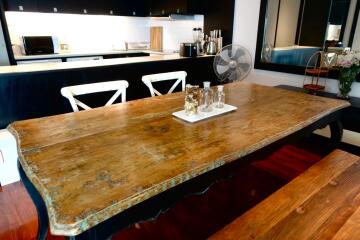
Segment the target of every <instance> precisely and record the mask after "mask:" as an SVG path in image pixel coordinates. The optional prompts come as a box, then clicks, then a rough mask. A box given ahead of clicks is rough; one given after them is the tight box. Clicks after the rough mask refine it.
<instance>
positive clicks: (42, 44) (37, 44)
mask: <svg viewBox="0 0 360 240" xmlns="http://www.w3.org/2000/svg"><path fill="white" fill-rule="evenodd" d="M22 43H23V54H25V55H40V54H57V53H60V44H59V40H58V38H57V37H54V36H23V37H22Z"/></svg>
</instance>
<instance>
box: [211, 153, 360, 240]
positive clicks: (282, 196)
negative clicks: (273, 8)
mask: <svg viewBox="0 0 360 240" xmlns="http://www.w3.org/2000/svg"><path fill="white" fill-rule="evenodd" d="M210 239H221V240H224V239H281V240H282V239H291V240H295V239H351V240H356V239H360V157H358V156H354V155H351V154H349V153H346V152H343V151H340V150H336V151H334V152H333V153H331V154H330V155H329V156H327V157H326V158H324V159H323V160H321V161H320V162H318V163H317V164H315V165H314V166H312V167H311V168H310V169H309V170H307V171H306V172H305V173H303V174H302V175H300V176H299V177H297V178H295V179H294V180H293V181H291V182H290V183H289V184H287V185H285V186H284V187H283V188H281V189H280V190H278V191H277V192H275V193H274V194H272V195H271V196H270V197H268V198H267V199H265V200H264V201H263V202H261V203H260V204H258V205H257V206H255V207H254V208H252V209H251V210H249V211H248V212H246V213H245V214H244V215H242V216H240V217H239V218H237V219H236V220H235V221H233V222H232V223H230V224H229V225H227V226H226V227H225V228H223V229H222V230H220V231H219V232H217V233H216V234H215V235H213V236H212V237H210Z"/></svg>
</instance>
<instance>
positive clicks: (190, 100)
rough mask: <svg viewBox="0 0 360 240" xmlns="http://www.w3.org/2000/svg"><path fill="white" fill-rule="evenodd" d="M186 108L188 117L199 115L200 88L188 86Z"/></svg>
mask: <svg viewBox="0 0 360 240" xmlns="http://www.w3.org/2000/svg"><path fill="white" fill-rule="evenodd" d="M184 107H185V114H186V115H195V114H197V113H198V107H199V86H192V85H190V84H187V85H186V90H185V106H184Z"/></svg>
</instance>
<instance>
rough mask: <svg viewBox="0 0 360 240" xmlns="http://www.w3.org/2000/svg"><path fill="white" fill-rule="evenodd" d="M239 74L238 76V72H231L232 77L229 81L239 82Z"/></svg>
mask: <svg viewBox="0 0 360 240" xmlns="http://www.w3.org/2000/svg"><path fill="white" fill-rule="evenodd" d="M237 74H238V73H237V71H233V72H231V74H230V76H229V77H228V78H229V80H230V81H231V82H234V81H236V80H237V78H238V75H237Z"/></svg>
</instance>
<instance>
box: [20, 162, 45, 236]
mask: <svg viewBox="0 0 360 240" xmlns="http://www.w3.org/2000/svg"><path fill="white" fill-rule="evenodd" d="M18 168H19V173H20V178H21V181H22V182H23V184H24V186H25V188H26V190H27V192H28V193H29V195H30V197H31V199H32V201H33V203H34V204H35V207H36V211H37V213H38V236H37V239H38V240H45V239H46V236H47V234H48V229H49V218H48V215H47V211H46V207H45V203H44V201H43V200H42V198H41V195H40V194H39V193H38V191H37V190H36V188H35V187H34V185H33V184H32V183H31V182H30V180H29V179H28V177H27V176H26V174H25V172H24V170H23V168H22V166H21V164H20V162H18Z"/></svg>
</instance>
